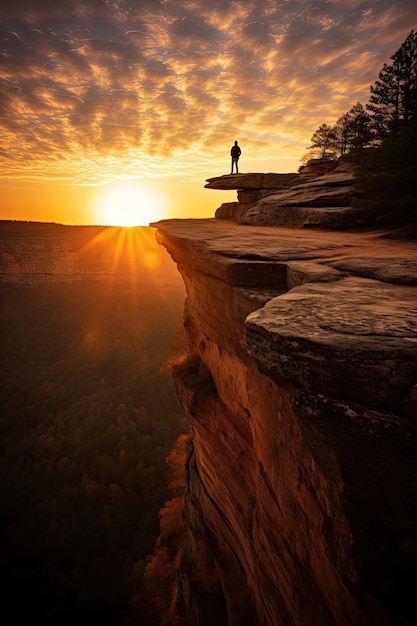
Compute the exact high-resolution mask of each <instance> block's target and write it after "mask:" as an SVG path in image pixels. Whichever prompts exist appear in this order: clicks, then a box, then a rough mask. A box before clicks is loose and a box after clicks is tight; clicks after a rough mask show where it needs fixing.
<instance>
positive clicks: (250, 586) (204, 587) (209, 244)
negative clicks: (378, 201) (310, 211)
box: [156, 219, 417, 626]
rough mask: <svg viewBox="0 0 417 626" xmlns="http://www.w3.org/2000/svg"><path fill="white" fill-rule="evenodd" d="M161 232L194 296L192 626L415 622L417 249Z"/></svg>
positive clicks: (308, 238)
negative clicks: (217, 625)
mask: <svg viewBox="0 0 417 626" xmlns="http://www.w3.org/2000/svg"><path fill="white" fill-rule="evenodd" d="M156 226H157V228H158V231H157V233H158V238H159V241H160V242H161V243H162V244H163V245H164V246H165V247H166V248H167V249H168V251H169V252H170V254H171V255H172V257H173V259H174V261H175V262H176V263H177V266H178V269H179V271H180V273H181V275H182V277H183V280H184V283H185V285H186V289H187V299H186V302H185V311H184V326H185V329H186V334H187V353H188V357H187V358H186V359H185V361H184V363H183V364H182V365H181V366H180V367H179V368H178V371H177V374H176V384H177V390H178V396H179V398H180V401H181V403H182V405H183V406H184V408H185V410H186V411H187V413H188V415H189V420H190V425H191V435H192V446H191V448H190V451H189V458H188V464H187V467H188V489H187V494H186V505H185V511H184V516H185V517H184V534H185V547H184V554H183V557H182V561H181V565H180V568H179V598H181V602H180V603H179V610H180V611H182V613H183V614H184V615H185V616H186V619H187V625H190V626H191V625H192V626H212V624H214V623H215V624H220V625H224V626H226V625H228V626H243V625H245V626H246V625H250V626H278V625H280V624H285V625H286V626H301V625H302V626H348V625H349V626H362V625H363V626H382V625H384V626H394V625H396V626H399V625H402V626H405V625H410V626H411V625H412V624H414V623H416V617H417V602H416V597H417V594H416V591H417V589H416V580H417V577H416V575H415V574H416V561H417V537H416V525H415V522H416V512H417V511H416V483H415V479H416V476H417V454H416V440H415V435H416V422H417V393H416V389H417V315H416V307H417V286H416V273H415V269H416V263H417V247H416V246H415V244H412V243H407V242H401V243H395V242H392V241H391V242H387V240H384V239H381V238H380V237H379V236H377V234H376V233H369V232H368V233H367V232H360V233H347V232H340V231H338V232H337V231H330V230H314V232H312V231H309V230H304V229H291V228H281V227H263V226H248V225H245V226H242V225H239V224H236V223H235V222H233V221H226V222H225V221H223V220H216V219H212V220H172V221H166V222H160V223H158V224H157V225H156Z"/></svg>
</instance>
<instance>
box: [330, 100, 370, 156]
mask: <svg viewBox="0 0 417 626" xmlns="http://www.w3.org/2000/svg"><path fill="white" fill-rule="evenodd" d="M370 120H371V116H370V115H369V113H367V112H366V111H365V109H364V108H363V106H362V104H361V103H360V102H357V103H356V104H355V105H354V106H353V107H352V108H351V109H350V110H349V111H348V112H347V113H344V115H342V117H340V118H339V119H338V120H337V122H336V126H335V127H334V128H333V135H334V144H335V147H336V148H337V152H338V155H339V156H341V155H343V154H346V153H347V152H349V151H350V150H352V149H354V148H364V147H365V146H366V145H368V144H369V142H370V140H371V137H372V132H371V127H370Z"/></svg>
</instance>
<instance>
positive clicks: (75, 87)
mask: <svg viewBox="0 0 417 626" xmlns="http://www.w3.org/2000/svg"><path fill="white" fill-rule="evenodd" d="M416 26H417V11H416V3H415V0H405V1H404V2H394V3H393V2H391V0H368V1H362V0H347V1H346V2H340V1H338V0H323V1H321V2H320V1H316V2H313V1H303V0H218V1H216V0H84V1H83V0H10V2H8V3H7V6H6V3H5V2H2V8H1V10H0V64H1V70H0V136H1V141H0V151H1V160H0V194H1V197H0V219H18V220H36V221H54V222H60V223H64V224H96V223H100V224H109V223H128V221H129V219H130V220H131V222H132V223H137V224H148V223H149V222H150V221H155V220H158V219H163V218H166V217H167V218H170V217H180V218H184V217H212V216H213V215H214V212H215V210H216V208H217V207H218V206H219V205H220V204H221V203H222V202H226V201H229V200H232V199H234V198H235V193H234V192H233V193H232V192H220V191H213V190H207V189H204V184H205V179H206V178H209V177H213V176H220V175H222V174H226V173H229V172H230V159H229V153H230V147H231V145H232V144H233V142H234V140H238V141H239V144H240V146H241V148H242V157H241V161H240V171H242V172H257V171H258V172H259V171H265V172H294V171H297V168H298V167H299V165H300V158H301V157H302V156H303V154H304V153H305V150H306V147H307V146H308V145H309V143H310V138H311V136H312V134H313V133H314V131H315V130H316V129H317V127H318V126H319V125H320V124H322V123H328V124H333V123H334V122H335V121H336V120H337V119H338V118H339V117H340V116H341V115H342V114H343V113H345V112H346V111H348V110H349V109H350V108H351V107H352V106H353V105H354V104H355V103H356V102H357V101H360V102H362V103H363V104H365V103H366V102H367V101H368V99H369V87H370V85H371V84H373V83H374V82H375V80H376V79H377V77H378V73H379V71H380V69H381V68H382V65H383V63H384V62H388V61H389V57H390V56H391V55H392V54H393V53H394V52H395V51H396V50H397V49H398V47H399V46H400V45H401V43H402V42H403V41H404V39H405V38H406V36H407V35H408V33H409V32H410V31H411V29H412V28H416ZM125 209H126V210H127V209H129V211H130V217H129V216H127V217H126V216H125V215H124V211H125ZM132 212H133V213H132Z"/></svg>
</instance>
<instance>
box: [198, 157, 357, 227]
mask: <svg viewBox="0 0 417 626" xmlns="http://www.w3.org/2000/svg"><path fill="white" fill-rule="evenodd" d="M353 166H354V163H353V161H351V160H349V159H348V158H345V159H342V160H339V161H324V162H323V161H319V160H318V161H317V162H316V163H311V164H310V165H307V166H305V167H304V168H301V170H300V173H299V174H235V175H233V174H232V175H227V176H220V177H218V178H210V179H208V182H207V185H206V188H208V189H237V190H238V201H237V202H227V203H224V204H222V205H221V206H220V207H219V208H218V209H217V211H216V217H217V218H219V219H232V220H235V221H237V222H239V223H241V224H269V225H281V226H307V225H308V226H318V225H320V226H326V227H332V228H345V227H351V226H353V225H355V224H356V225H360V224H361V223H362V219H363V216H362V214H361V212H360V211H358V210H354V209H353V208H351V201H352V197H353Z"/></svg>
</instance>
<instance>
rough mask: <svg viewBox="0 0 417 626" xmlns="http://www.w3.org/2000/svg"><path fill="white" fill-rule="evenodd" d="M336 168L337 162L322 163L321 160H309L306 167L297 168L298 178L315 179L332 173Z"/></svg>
mask: <svg viewBox="0 0 417 626" xmlns="http://www.w3.org/2000/svg"><path fill="white" fill-rule="evenodd" d="M337 166H338V161H333V160H329V161H324V160H323V159H310V161H309V162H308V164H307V165H303V166H301V167H300V168H299V170H298V171H299V173H300V176H302V177H306V178H316V177H317V176H322V175H323V174H327V173H328V172H332V171H333V170H334V169H336V167H337Z"/></svg>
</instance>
